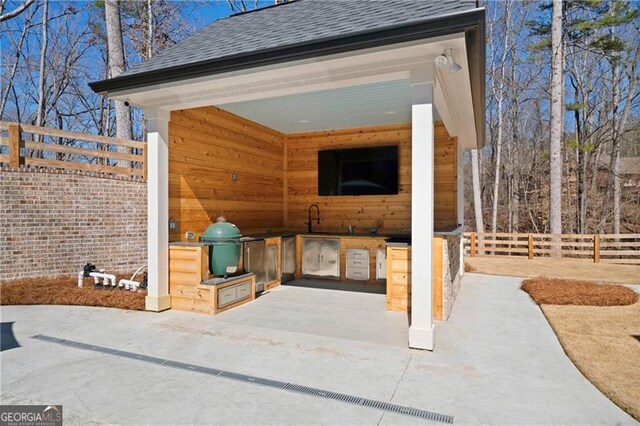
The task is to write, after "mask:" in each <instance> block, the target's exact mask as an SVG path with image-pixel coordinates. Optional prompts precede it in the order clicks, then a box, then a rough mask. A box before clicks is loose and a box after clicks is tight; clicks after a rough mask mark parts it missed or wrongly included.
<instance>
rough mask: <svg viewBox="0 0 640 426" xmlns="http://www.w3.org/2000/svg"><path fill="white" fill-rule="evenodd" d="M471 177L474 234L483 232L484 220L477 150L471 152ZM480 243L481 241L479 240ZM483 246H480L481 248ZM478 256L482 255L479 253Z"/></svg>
mask: <svg viewBox="0 0 640 426" xmlns="http://www.w3.org/2000/svg"><path fill="white" fill-rule="evenodd" d="M471 176H472V180H473V211H474V216H475V218H476V232H480V233H482V232H484V220H483V218H482V197H481V194H480V162H479V161H478V150H477V149H472V150H471ZM480 241H482V239H480ZM483 245H484V244H481V245H480V246H481V247H482V246H483ZM480 254H483V253H482V252H480Z"/></svg>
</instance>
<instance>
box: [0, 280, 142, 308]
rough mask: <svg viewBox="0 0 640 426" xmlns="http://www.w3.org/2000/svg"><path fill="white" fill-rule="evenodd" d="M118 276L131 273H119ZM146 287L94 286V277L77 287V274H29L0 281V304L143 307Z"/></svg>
mask: <svg viewBox="0 0 640 426" xmlns="http://www.w3.org/2000/svg"><path fill="white" fill-rule="evenodd" d="M116 277H117V280H120V279H121V278H126V279H129V278H131V274H117V275H116ZM146 294H147V292H146V291H137V292H133V291H127V290H119V289H111V288H106V289H103V288H94V286H93V278H85V279H84V281H83V287H82V288H80V287H78V278H77V277H64V276H63V277H52V278H51V277H46V278H26V279H19V280H12V281H5V282H0V305H80V306H101V307H106V308H120V309H133V310H144V307H145V303H144V299H145V296H146Z"/></svg>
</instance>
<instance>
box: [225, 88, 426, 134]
mask: <svg viewBox="0 0 640 426" xmlns="http://www.w3.org/2000/svg"><path fill="white" fill-rule="evenodd" d="M217 106H218V107H220V108H222V109H224V110H226V111H230V112H232V113H234V114H237V115H239V116H241V117H244V118H247V119H249V120H252V121H255V122H257V123H260V124H262V125H265V126H267V127H271V128H272V129H275V130H278V131H280V132H283V133H298V132H310V131H317V130H329V129H345V128H354V127H369V126H381V125H385V124H397V123H409V122H411V93H410V86H409V81H408V80H393V81H383V82H380V83H372V84H362V85H357V86H349V87H343V88H340V89H330V90H322V91H316V92H307V93H300V94H296V95H289V96H279V97H274V98H267V99H258V100H254V101H244V102H234V103H229V104H223V105H217ZM436 119H437V118H436Z"/></svg>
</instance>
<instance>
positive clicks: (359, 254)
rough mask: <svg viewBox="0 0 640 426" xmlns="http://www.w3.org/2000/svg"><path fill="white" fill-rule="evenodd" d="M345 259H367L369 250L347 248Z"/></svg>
mask: <svg viewBox="0 0 640 426" xmlns="http://www.w3.org/2000/svg"><path fill="white" fill-rule="evenodd" d="M347 259H354V260H368V259H369V250H367V249H347Z"/></svg>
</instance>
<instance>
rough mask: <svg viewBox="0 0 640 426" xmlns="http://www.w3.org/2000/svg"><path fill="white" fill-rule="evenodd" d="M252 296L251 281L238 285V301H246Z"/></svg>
mask: <svg viewBox="0 0 640 426" xmlns="http://www.w3.org/2000/svg"><path fill="white" fill-rule="evenodd" d="M250 296H251V281H247V282H243V283H240V284H238V285H236V300H238V301H240V300H244V299H246V298H248V297H250Z"/></svg>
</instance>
